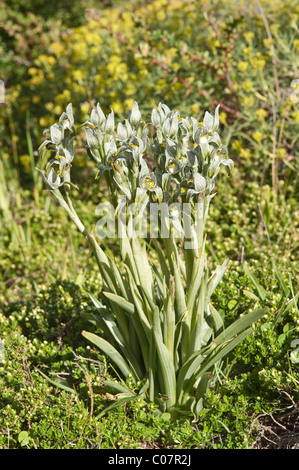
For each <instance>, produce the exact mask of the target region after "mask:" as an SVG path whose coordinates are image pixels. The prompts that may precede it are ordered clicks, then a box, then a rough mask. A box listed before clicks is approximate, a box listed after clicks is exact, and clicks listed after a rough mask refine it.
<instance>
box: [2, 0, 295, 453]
mask: <svg viewBox="0 0 299 470" xmlns="http://www.w3.org/2000/svg"><path fill="white" fill-rule="evenodd" d="M298 18H299V8H298V5H297V2H296V1H295V0H288V1H287V2H283V1H280V0H275V1H273V2H266V1H262V2H261V3H260V2H259V1H256V2H250V3H249V2H242V1H241V2H235V1H233V0H226V1H225V0H220V1H216V0H214V1H212V2H206V1H182V0H175V1H166V0H157V1H154V2H152V1H148V2H141V1H140V2H130V1H128V2H123V1H110V2H108V1H107V2H98V1H96V0H90V1H88V0H86V1H83V0H81V1H79V0H76V1H73V2H64V3H63V4H61V2H51V3H49V4H48V3H44V2H33V1H32V2H31V1H23V2H16V1H13V2H9V3H7V2H5V1H0V35H1V45H0V52H1V54H0V78H1V79H2V80H3V81H4V83H5V104H0V132H1V141H0V157H1V160H0V215H1V228H0V234H1V239H0V259H1V271H0V278H1V287H0V301H1V310H0V339H5V352H6V359H5V362H4V363H2V364H0V380H1V382H0V383H1V385H0V386H1V398H0V400H1V407H0V408H1V411H0V446H2V447H4V448H6V447H14V448H16V447H20V446H27V447H53V448H63V447H69V448H72V447H85V448H86V447H91V448H95V447H110V448H116V447H138V446H140V445H141V444H140V443H143V444H142V445H144V442H147V444H146V445H148V446H149V445H154V444H149V443H153V442H155V443H156V444H155V445H159V446H162V447H167V446H172V447H173V446H174V447H175V446H178V447H185V448H188V447H192V446H196V447H217V446H218V447H227V448H236V447H242V448H247V447H248V446H250V445H253V444H252V443H253V442H254V440H255V432H256V431H255V428H254V426H253V423H255V422H256V421H255V419H256V417H257V416H258V415H259V414H263V413H273V412H274V411H275V410H278V409H280V410H281V409H286V408H287V407H288V406H294V404H295V403H297V400H298V379H299V377H298V363H297V362H296V357H295V356H294V354H295V353H294V348H293V347H292V346H291V344H292V341H293V340H294V339H297V338H298V336H299V332H298V328H299V312H298V307H297V299H298V294H297V293H298V271H299V270H298V255H297V252H298V198H297V194H298V177H297V175H298V144H297V142H298V135H299V133H298V124H299V107H298V106H299V103H298V102H297V100H296V97H298V95H299V93H298V90H297V91H296V83H297V82H296V79H298V78H299V77H298V66H299V63H298V51H299V36H298ZM134 100H137V101H138V103H139V106H140V108H141V110H142V112H145V113H146V112H149V110H150V109H152V107H154V106H155V105H157V104H158V103H159V102H160V101H162V102H165V103H167V104H168V106H170V107H171V108H177V109H179V110H180V112H181V113H182V114H184V113H185V112H186V113H187V112H188V113H192V114H193V115H194V116H198V119H202V118H203V114H204V111H205V110H210V111H212V112H213V110H214V108H215V107H216V105H217V104H218V103H220V108H221V114H220V119H221V126H222V129H221V135H222V136H224V140H225V143H226V144H227V145H228V148H229V152H230V156H231V158H232V159H233V160H234V161H235V170H234V174H233V178H232V179H231V180H230V181H226V179H225V178H222V182H221V183H219V185H218V187H217V191H218V194H217V196H216V198H215V201H214V205H212V206H211V220H210V221H209V226H208V229H209V239H210V241H211V243H210V244H208V250H209V251H208V253H209V256H210V258H211V260H212V261H214V262H215V263H216V262H219V261H221V260H222V259H223V258H224V257H226V256H227V257H229V258H230V259H231V260H232V264H231V268H230V270H229V272H228V273H227V275H226V277H225V280H224V282H223V283H222V284H221V287H220V289H219V290H218V291H217V293H215V296H216V298H215V300H214V302H215V304H217V308H218V309H219V310H220V311H221V310H222V311H223V312H225V315H226V318H227V319H228V320H227V321H233V320H234V319H236V318H237V317H238V316H239V315H240V314H241V313H242V312H244V311H245V310H246V309H248V308H252V309H253V308H257V307H258V308H259V307H268V314H267V317H266V318H264V319H263V320H262V321H261V322H260V324H259V325H258V326H257V327H256V331H255V334H254V335H253V337H252V338H248V339H247V340H246V341H245V342H244V343H242V344H241V345H240V346H239V347H238V348H237V350H236V351H235V352H234V356H233V357H232V358H230V360H231V363H232V367H231V369H230V373H229V374H228V375H227V376H225V377H222V378H221V379H222V380H221V384H220V385H219V386H218V387H217V389H211V390H210V392H209V395H208V398H207V404H206V410H207V413H206V414H203V415H202V416H201V419H200V420H199V422H197V423H190V422H188V421H183V422H178V423H177V424H176V425H174V426H172V427H171V425H170V424H169V421H168V418H169V417H168V416H167V414H166V415H165V416H163V415H162V416H158V415H157V414H155V413H154V410H153V409H151V407H150V406H148V405H145V404H143V403H140V404H139V405H138V406H137V405H136V406H135V405H134V406H135V408H134V406H133V405H132V408H127V409H120V410H117V411H113V412H112V413H111V414H110V415H109V416H107V417H106V418H105V420H107V421H105V422H103V421H102V420H101V422H99V421H97V418H96V416H97V414H98V413H99V412H100V411H101V410H102V409H103V406H104V405H105V404H106V403H110V402H111V398H113V397H111V396H109V391H107V390H106V389H105V387H104V382H105V379H107V378H109V375H110V374H112V375H113V374H114V371H113V369H111V367H110V365H109V364H107V362H106V359H105V357H104V356H103V357H100V358H99V356H98V352H97V351H93V349H89V348H88V347H87V344H86V342H85V341H84V339H83V338H82V337H81V331H82V329H84V328H85V324H86V323H85V321H86V320H85V316H84V312H86V310H88V309H92V306H91V305H90V303H89V301H88V299H87V294H86V292H87V291H90V292H94V293H95V294H96V293H97V292H98V290H99V289H100V281H99V279H98V278H97V275H96V272H97V271H96V270H95V269H94V266H93V261H92V258H91V257H90V254H89V251H88V249H87V246H86V245H85V244H84V241H82V240H81V237H80V236H79V234H77V233H76V232H74V231H73V230H72V229H71V228H70V229H69V228H68V227H69V225H68V223H67V219H66V217H65V215H64V214H63V212H62V211H61V210H60V209H58V208H57V206H56V205H55V203H54V202H53V201H51V199H50V198H49V196H48V194H47V191H44V190H43V189H42V183H41V181H40V178H39V176H38V175H37V172H36V171H35V166H36V165H37V163H38V162H37V151H36V150H37V147H38V146H39V144H40V142H41V140H42V138H43V136H42V131H43V129H44V127H47V126H49V125H51V124H53V123H54V122H55V121H56V120H57V118H58V117H59V115H60V114H61V112H62V110H63V109H64V108H65V107H66V105H67V104H68V103H69V102H70V101H72V103H73V107H74V112H75V116H76V119H77V120H80V121H81V122H83V121H84V120H85V119H86V117H87V114H88V113H89V112H90V109H91V107H92V106H94V105H95V104H96V102H97V101H99V102H100V103H101V106H102V107H103V109H104V110H105V112H108V111H109V109H110V107H112V108H113V109H114V111H115V112H116V114H117V115H118V117H119V118H122V117H123V116H124V115H125V114H127V111H128V110H129V108H130V107H131V105H132V103H133V101H134ZM84 145H85V142H84V141H83V140H82V143H80V145H78V148H77V149H76V152H77V157H76V159H75V160H76V161H74V170H75V175H76V178H77V180H78V183H79V186H80V193H78V199H79V200H80V206H79V211H80V215H81V216H82V219H84V221H85V222H86V224H90V225H92V224H94V223H95V222H96V217H95V214H94V207H95V205H96V204H97V203H98V202H100V200H101V198H102V197H105V188H103V187H100V188H99V187H96V186H93V185H91V184H90V181H92V179H93V173H92V170H91V168H90V166H89V162H88V161H87V160H86V159H85V156H84V155H83V152H82V148H83V147H84ZM92 186H93V187H92ZM53 215H55V217H53ZM110 248H111V249H112V250H113V245H112V246H110ZM89 328H90V327H89ZM95 331H96V330H95ZM41 372H42V373H45V374H46V375H47V376H49V377H54V379H55V382H59V384H58V385H59V386H58V385H57V383H56V385H54V384H53V383H51V382H49V381H47V380H46V379H45V378H44V376H43V375H42V374H41ZM61 384H62V385H63V386H65V387H67V388H68V389H69V388H70V389H71V390H72V391H73V392H74V391H75V393H72V392H70V391H67V390H65V389H61ZM16 396H17V400H16V399H15V397H16ZM74 416H75V417H76V419H74ZM107 423H109V425H108V424H107ZM120 423H122V424H120ZM107 429H109V431H107ZM21 432H23V434H20V433H21ZM24 433H25V434H24ZM26 433H27V434H26Z"/></svg>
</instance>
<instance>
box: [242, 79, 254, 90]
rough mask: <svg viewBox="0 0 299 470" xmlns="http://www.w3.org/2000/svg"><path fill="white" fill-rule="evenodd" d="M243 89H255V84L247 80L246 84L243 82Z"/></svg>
mask: <svg viewBox="0 0 299 470" xmlns="http://www.w3.org/2000/svg"><path fill="white" fill-rule="evenodd" d="M242 87H243V90H245V91H250V90H251V89H252V87H253V83H252V81H251V80H245V81H244V82H242Z"/></svg>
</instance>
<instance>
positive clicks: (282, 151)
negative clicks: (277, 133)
mask: <svg viewBox="0 0 299 470" xmlns="http://www.w3.org/2000/svg"><path fill="white" fill-rule="evenodd" d="M277 155H278V158H281V159H282V160H283V159H284V157H285V155H286V149H285V148H283V147H280V148H279V149H278V151H277Z"/></svg>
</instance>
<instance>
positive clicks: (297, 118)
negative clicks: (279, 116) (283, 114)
mask: <svg viewBox="0 0 299 470" xmlns="http://www.w3.org/2000/svg"><path fill="white" fill-rule="evenodd" d="M292 118H293V119H294V120H295V121H296V122H299V111H294V112H293V113H292Z"/></svg>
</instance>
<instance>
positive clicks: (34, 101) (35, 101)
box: [32, 95, 41, 104]
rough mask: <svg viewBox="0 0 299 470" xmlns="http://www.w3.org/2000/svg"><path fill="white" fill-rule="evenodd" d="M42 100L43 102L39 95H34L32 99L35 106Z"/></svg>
mask: <svg viewBox="0 0 299 470" xmlns="http://www.w3.org/2000/svg"><path fill="white" fill-rule="evenodd" d="M40 100H41V98H40V96H39V95H34V96H33V98H32V102H33V103H34V104H37V103H39V102H40Z"/></svg>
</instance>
